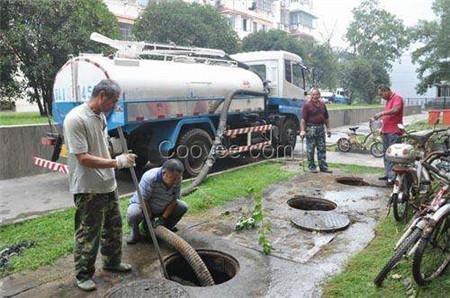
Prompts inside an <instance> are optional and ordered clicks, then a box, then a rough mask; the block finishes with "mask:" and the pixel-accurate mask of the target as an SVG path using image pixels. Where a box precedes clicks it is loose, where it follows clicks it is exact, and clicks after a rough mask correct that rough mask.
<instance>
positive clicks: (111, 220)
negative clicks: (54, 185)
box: [74, 189, 122, 281]
mask: <svg viewBox="0 0 450 298" xmlns="http://www.w3.org/2000/svg"><path fill="white" fill-rule="evenodd" d="M74 200H75V206H76V212H75V252H74V258H75V273H76V278H77V279H78V280H80V281H84V280H87V279H90V278H92V276H93V275H94V272H95V259H96V258H97V253H98V249H99V245H100V243H101V250H100V252H101V254H102V255H103V264H104V266H107V267H114V266H116V265H119V264H120V261H121V257H122V218H121V216H120V209H119V203H118V193H117V189H116V190H115V191H113V192H110V193H104V194H75V195H74Z"/></svg>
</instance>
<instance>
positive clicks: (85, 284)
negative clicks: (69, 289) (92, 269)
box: [77, 279, 97, 292]
mask: <svg viewBox="0 0 450 298" xmlns="http://www.w3.org/2000/svg"><path fill="white" fill-rule="evenodd" d="M77 286H78V288H79V289H80V290H83V291H85V292H91V291H94V290H95V289H97V286H96V285H95V282H94V281H93V280H92V279H87V280H84V281H81V280H78V279H77Z"/></svg>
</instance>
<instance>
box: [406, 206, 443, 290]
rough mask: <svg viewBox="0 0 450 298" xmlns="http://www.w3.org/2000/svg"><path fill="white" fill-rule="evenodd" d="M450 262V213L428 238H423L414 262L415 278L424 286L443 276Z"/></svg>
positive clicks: (438, 223) (441, 220)
mask: <svg viewBox="0 0 450 298" xmlns="http://www.w3.org/2000/svg"><path fill="white" fill-rule="evenodd" d="M449 262H450V212H449V213H447V214H446V215H445V216H443V217H442V218H441V219H440V220H439V221H438V222H437V223H436V225H435V227H434V229H433V231H432V232H431V233H430V235H429V237H428V238H423V237H422V238H421V239H420V241H419V245H418V247H417V250H416V252H415V253H414V260H413V276H414V280H415V281H416V283H417V284H419V285H421V286H424V285H426V284H428V283H429V282H430V281H431V280H432V279H433V278H436V277H438V276H439V275H441V274H442V273H443V272H444V270H445V269H446V268H447V266H448V264H449Z"/></svg>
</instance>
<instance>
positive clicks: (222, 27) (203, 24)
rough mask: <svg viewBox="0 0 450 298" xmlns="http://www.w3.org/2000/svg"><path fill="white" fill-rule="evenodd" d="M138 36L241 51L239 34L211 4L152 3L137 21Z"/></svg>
mask: <svg viewBox="0 0 450 298" xmlns="http://www.w3.org/2000/svg"><path fill="white" fill-rule="evenodd" d="M133 34H134V36H135V38H136V39H137V40H141V41H148V42H158V43H175V44H176V45H180V46H195V47H208V48H216V49H222V50H224V51H225V52H227V53H230V54H231V53H236V52H237V51H238V48H239V46H238V37H237V34H236V32H235V31H234V30H233V29H232V28H231V26H230V23H229V21H228V19H226V18H225V17H224V16H222V15H221V14H220V12H219V11H218V10H216V9H214V8H213V7H212V6H210V5H200V4H198V3H192V4H188V3H185V2H182V1H179V0H170V1H160V2H158V3H155V2H153V3H149V4H148V6H147V7H146V9H145V11H144V12H143V13H142V14H141V16H140V17H139V19H138V20H137V21H136V23H135V26H134V28H133Z"/></svg>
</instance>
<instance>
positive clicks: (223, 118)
mask: <svg viewBox="0 0 450 298" xmlns="http://www.w3.org/2000/svg"><path fill="white" fill-rule="evenodd" d="M238 93H245V94H247V95H254V96H266V95H267V92H256V91H248V90H242V89H240V90H234V91H230V92H229V93H228V94H227V96H226V97H225V101H224V102H223V106H222V111H221V113H220V119H219V125H218V127H217V130H216V136H215V138H214V141H213V144H212V146H211V150H210V151H209V154H208V157H207V158H206V161H205V164H204V165H203V167H202V169H201V170H200V173H199V174H198V176H197V177H195V179H194V181H192V183H191V184H190V185H189V186H188V187H186V188H183V189H182V191H181V195H182V196H187V195H188V194H190V193H191V192H193V191H194V190H195V188H196V187H197V186H199V185H200V184H202V183H203V181H204V180H205V179H206V176H207V175H208V173H209V171H210V169H211V168H212V166H213V165H214V163H215V162H216V150H217V146H219V145H221V144H222V136H223V133H224V131H225V128H226V124H227V117H228V110H229V109H230V104H231V101H232V100H233V98H234V96H235V95H236V94H238Z"/></svg>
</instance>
